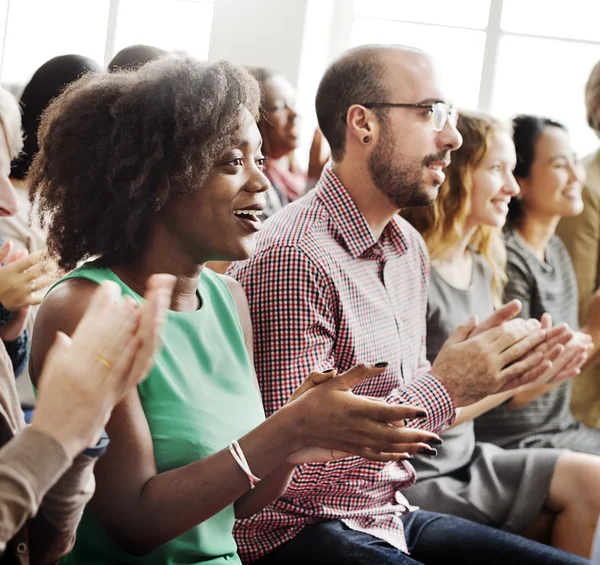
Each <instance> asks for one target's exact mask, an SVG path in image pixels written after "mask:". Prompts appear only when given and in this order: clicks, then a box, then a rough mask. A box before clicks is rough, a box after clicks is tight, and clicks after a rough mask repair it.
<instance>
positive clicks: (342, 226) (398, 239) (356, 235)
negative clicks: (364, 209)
mask: <svg viewBox="0 0 600 565" xmlns="http://www.w3.org/2000/svg"><path fill="white" fill-rule="evenodd" d="M316 190H317V192H318V198H320V200H321V202H322V203H323V206H324V207H325V209H326V210H327V212H328V213H329V215H330V216H331V218H332V220H333V224H334V225H335V228H336V231H337V232H338V234H339V235H340V236H341V238H342V240H343V241H344V243H345V244H346V246H347V248H348V250H349V251H350V253H351V254H352V255H353V256H354V257H360V256H361V255H363V254H364V253H365V251H367V250H368V249H370V248H371V247H373V246H375V245H378V243H379V242H378V241H377V240H376V239H375V237H374V236H373V232H372V231H371V228H370V227H369V224H368V223H367V220H366V219H365V217H364V216H363V215H362V213H361V212H360V210H359V209H358V207H357V206H356V204H355V203H354V200H352V198H351V197H350V195H349V194H348V191H347V190H346V188H345V187H344V185H343V184H342V182H341V181H340V179H339V178H338V177H337V175H336V174H335V173H334V172H333V171H332V169H331V166H326V167H325V168H324V169H323V173H322V174H321V178H320V179H319V182H318V184H317V186H316ZM384 240H386V242H389V244H391V246H392V248H393V250H394V251H395V252H396V253H397V254H399V255H401V254H403V253H404V252H405V251H406V247H407V242H406V238H405V236H404V234H403V233H402V229H401V227H400V220H399V218H397V217H395V218H393V219H392V221H390V223H389V224H388V225H387V226H386V227H385V229H384V230H383V233H382V234H381V238H380V242H381V243H383V241H384ZM386 247H387V246H386Z"/></svg>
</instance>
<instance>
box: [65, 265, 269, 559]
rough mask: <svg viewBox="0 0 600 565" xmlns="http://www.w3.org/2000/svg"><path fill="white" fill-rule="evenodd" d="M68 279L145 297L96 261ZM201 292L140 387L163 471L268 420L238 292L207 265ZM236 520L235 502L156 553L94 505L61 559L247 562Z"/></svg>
mask: <svg viewBox="0 0 600 565" xmlns="http://www.w3.org/2000/svg"><path fill="white" fill-rule="evenodd" d="M69 278H84V279H89V280H91V281H94V282H96V283H100V282H101V281H103V280H107V279H108V280H112V281H115V282H117V283H118V284H119V286H120V287H121V289H122V293H123V295H129V296H132V297H133V298H135V299H136V300H137V301H142V300H143V299H142V298H141V297H140V296H139V295H138V294H136V293H135V292H133V291H132V290H131V289H130V288H129V287H128V286H126V285H125V284H124V283H123V282H122V281H121V280H120V279H119V278H118V277H117V276H116V275H115V274H114V273H113V272H112V271H111V270H110V269H107V268H104V267H101V266H99V265H98V264H97V263H95V262H92V263H88V264H85V265H83V266H82V267H80V268H79V269H77V270H75V271H73V272H72V273H71V274H69V275H67V276H66V277H65V278H64V279H62V280H66V279H69ZM61 282H62V281H61ZM58 284H60V282H59V283H58ZM198 292H199V295H200V299H201V304H202V306H201V308H200V309H199V310H197V311H195V312H185V313H184V312H172V311H169V312H168V317H167V320H166V322H165V327H164V329H163V334H162V339H163V346H162V349H161V350H160V351H159V353H158V354H157V357H156V364H155V366H154V368H153V369H152V371H151V373H150V375H149V376H148V378H147V379H146V380H145V381H144V382H142V383H141V384H140V385H139V386H138V392H139V395H140V399H141V402H142V406H143V408H144V412H145V414H146V418H147V420H148V425H149V427H150V432H151V433H152V443H153V445H154V458H155V460H156V467H157V469H158V472H159V473H162V472H165V471H169V470H171V469H175V468H177V467H182V466H184V465H187V464H189V463H193V462H194V461H197V460H198V459H202V458H203V457H207V456H208V455H211V454H213V453H216V452H217V451H220V450H221V449H223V448H225V447H227V446H228V445H229V443H230V442H231V441H232V440H234V439H237V438H239V437H241V436H243V435H245V434H246V433H247V432H249V431H250V430H251V429H253V428H255V427H256V426H257V425H258V424H260V423H261V422H262V421H263V420H264V412H263V408H262V403H261V399H260V395H259V394H258V391H257V390H256V388H255V385H254V381H253V372H252V365H251V362H250V358H249V357H248V352H247V350H246V347H245V344H244V336H243V331H242V328H241V324H240V320H239V317H238V314H237V309H236V307H235V303H234V300H233V296H232V295H231V293H230V292H229V289H228V288H227V285H226V284H225V283H224V282H223V280H222V279H221V278H220V277H219V275H217V274H215V273H213V272H212V271H210V270H208V269H204V270H203V271H202V276H201V277H200V284H199V286H198ZM164 511H165V512H169V509H168V508H165V509H164ZM233 521H234V511H233V505H231V506H228V507H227V508H225V509H224V510H222V511H221V512H219V513H218V514H216V515H215V516H213V517H212V518H210V519H208V520H206V521H205V522H203V523H202V524H200V525H198V526H196V527H195V528H192V529H191V530H189V531H187V532H185V533H184V534H182V535H180V536H179V537H177V538H175V539H173V540H171V541H169V542H167V543H165V544H164V545H162V546H160V547H158V548H157V549H155V550H154V551H152V552H151V553H149V554H147V555H145V556H142V557H135V556H132V555H130V554H129V553H127V552H126V551H124V550H123V549H121V548H120V547H119V546H118V545H117V544H116V543H115V542H114V541H113V540H112V538H111V537H110V536H109V535H108V533H107V532H106V531H105V530H104V529H103V528H102V526H100V524H99V523H98V521H97V520H96V518H95V517H94V513H93V511H92V509H91V507H90V506H88V507H87V508H86V510H85V512H84V515H83V519H82V521H81V524H80V526H79V528H78V530H77V541H76V543H75V547H74V549H73V551H72V552H71V554H70V555H68V556H67V557H66V558H65V559H64V560H63V562H62V563H63V564H68V565H109V564H110V565H117V564H125V563H126V564H136V565H137V564H143V565H183V564H194V563H208V564H210V565H225V564H227V565H235V564H237V565H241V561H240V559H239V557H238V555H237V546H236V543H235V541H234V539H233V536H232V529H233Z"/></svg>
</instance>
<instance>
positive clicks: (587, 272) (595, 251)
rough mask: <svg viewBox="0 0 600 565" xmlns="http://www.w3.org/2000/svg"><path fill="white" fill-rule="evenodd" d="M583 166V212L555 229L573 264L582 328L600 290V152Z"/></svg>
mask: <svg viewBox="0 0 600 565" xmlns="http://www.w3.org/2000/svg"><path fill="white" fill-rule="evenodd" d="M583 163H584V165H585V169H586V172H587V181H586V184H585V186H584V188H583V194H582V197H583V205H584V207H583V212H582V213H581V214H579V216H574V217H571V218H562V219H561V220H560V222H559V224H558V227H557V229H556V233H557V235H558V236H559V237H560V238H561V239H562V240H563V242H564V244H565V246H566V248H567V250H568V251H569V255H571V259H572V261H573V267H574V268H575V273H576V275H577V286H578V289H579V323H580V324H581V325H583V324H585V322H586V320H585V318H586V313H587V309H588V305H589V303H590V300H591V298H592V295H593V294H594V292H596V289H597V288H598V287H599V286H600V150H598V151H597V152H596V153H592V154H591V155H588V156H587V157H586V158H585V159H584V160H583Z"/></svg>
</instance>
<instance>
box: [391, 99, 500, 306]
mask: <svg viewBox="0 0 600 565" xmlns="http://www.w3.org/2000/svg"><path fill="white" fill-rule="evenodd" d="M457 128H458V131H459V132H460V133H461V135H462V136H463V144H462V146H461V147H460V149H458V150H457V151H454V152H453V153H452V163H451V164H450V166H449V167H448V168H447V170H446V180H445V181H444V182H443V183H442V185H441V186H440V189H439V193H438V197H437V198H436V199H435V201H434V203H433V205H432V206H430V207H427V208H413V209H407V210H405V211H403V212H402V216H403V217H405V218H406V219H407V220H408V221H409V222H410V223H411V224H413V226H415V228H417V230H419V232H420V233H421V235H422V236H423V238H424V239H425V243H426V244H427V248H428V250H429V255H430V256H431V258H432V259H439V258H440V257H442V256H444V255H445V253H446V252H447V251H448V250H450V249H452V248H453V247H455V246H456V245H457V244H458V243H459V241H460V240H461V239H462V237H463V235H464V230H465V223H466V219H467V216H468V215H469V212H470V208H471V192H472V190H473V171H474V170H475V169H476V168H477V167H478V166H479V165H480V164H481V163H482V161H483V160H484V159H485V157H486V155H487V152H488V150H489V147H490V143H491V141H492V139H493V137H494V135H495V134H496V133H498V132H504V133H507V134H508V135H510V133H511V130H510V127H509V125H508V124H506V123H504V122H502V121H500V120H498V119H496V118H494V117H492V116H490V115H489V114H485V113H481V112H472V111H469V112H461V113H460V115H459V117H458V123H457ZM469 246H470V247H471V248H472V249H474V250H475V251H476V252H477V253H479V254H480V255H481V256H482V257H483V258H484V259H485V261H486V262H487V263H488V265H489V266H490V269H491V271H492V295H493V300H494V305H495V306H496V307H498V306H499V305H501V303H502V293H503V290H504V285H505V284H506V274H505V266H506V250H505V248H504V242H503V239H502V231H501V230H500V229H499V228H492V227H490V226H479V227H477V229H476V231H475V232H474V233H473V236H472V237H471V240H470V242H469Z"/></svg>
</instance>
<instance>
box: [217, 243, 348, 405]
mask: <svg viewBox="0 0 600 565" xmlns="http://www.w3.org/2000/svg"><path fill="white" fill-rule="evenodd" d="M280 272H281V273H287V276H286V277H281V276H279V273H280ZM228 274H230V275H231V276H232V277H234V278H236V279H237V280H238V281H239V283H240V284H241V285H242V286H243V288H244V290H245V292H246V295H247V296H248V299H249V303H250V313H251V316H252V324H253V327H254V356H255V366H256V373H257V375H258V380H259V384H260V388H261V392H262V397H263V403H264V408H265V413H266V415H267V416H270V415H271V414H272V413H273V412H275V411H276V410H278V409H279V408H281V407H282V406H283V405H284V404H285V403H286V402H287V400H288V398H289V397H290V396H291V395H292V393H293V392H294V390H295V389H296V388H297V387H299V386H300V385H301V384H302V382H303V381H304V379H305V378H306V377H307V376H308V375H309V373H310V372H311V371H315V370H317V371H318V370H324V369H329V368H334V367H335V360H334V357H333V346H334V342H335V335H336V326H337V324H336V319H335V310H336V309H335V302H336V300H335V295H334V291H333V289H332V288H331V286H330V283H329V282H328V281H327V279H326V276H325V275H324V274H323V273H321V271H320V270H319V268H318V266H317V265H316V264H315V263H314V262H313V261H312V260H311V259H310V258H309V257H307V256H306V254H305V253H303V252H302V251H300V250H298V249H297V248H293V247H288V246H279V247H272V248H270V249H268V250H266V251H265V252H263V253H260V254H257V255H255V256H254V257H252V258H251V259H249V260H248V261H246V262H244V263H241V264H235V265H233V267H232V268H231V269H230V271H229V272H228Z"/></svg>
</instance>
